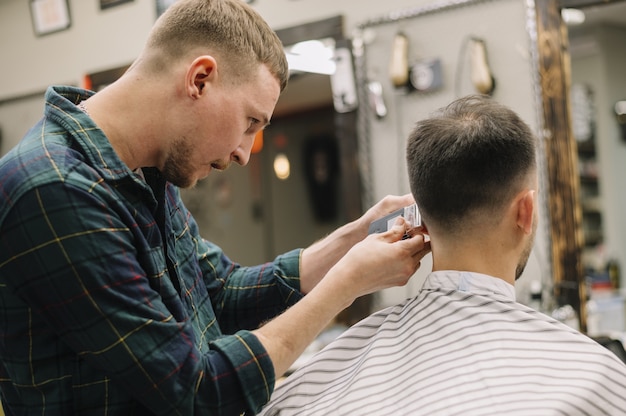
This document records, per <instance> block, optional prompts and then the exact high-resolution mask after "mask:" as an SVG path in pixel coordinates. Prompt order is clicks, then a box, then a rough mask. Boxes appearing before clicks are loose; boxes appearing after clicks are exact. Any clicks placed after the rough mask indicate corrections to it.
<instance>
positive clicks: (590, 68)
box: [0, 0, 626, 368]
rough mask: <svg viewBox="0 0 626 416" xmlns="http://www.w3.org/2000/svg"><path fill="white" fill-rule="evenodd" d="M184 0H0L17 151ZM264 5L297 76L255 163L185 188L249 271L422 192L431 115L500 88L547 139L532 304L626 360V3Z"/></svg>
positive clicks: (347, 315)
mask: <svg viewBox="0 0 626 416" xmlns="http://www.w3.org/2000/svg"><path fill="white" fill-rule="evenodd" d="M174 2H175V0H169V1H167V0H80V1H79V0H28V1H24V0H0V52H1V55H0V56H1V57H2V72H1V73H2V76H1V77H0V154H1V155H4V154H5V153H7V152H8V151H9V150H10V149H11V148H13V147H14V146H15V145H16V144H17V142H18V141H19V140H20V139H21V138H22V137H23V136H24V134H25V133H26V131H27V130H28V129H29V128H30V127H31V126H32V125H34V124H35V123H36V122H37V121H38V120H39V119H40V118H41V114H42V110H43V102H44V92H45V90H46V87H47V86H49V85H55V84H64V85H74V86H79V87H84V88H87V89H91V90H94V91H98V90H101V89H103V88H106V86H107V84H109V83H111V82H112V81H114V80H115V79H116V78H117V77H119V76H120V75H121V74H122V73H124V71H125V70H126V69H127V68H128V67H129V65H130V64H131V63H132V62H133V60H134V58H135V57H136V56H137V54H138V53H139V51H140V50H141V46H142V45H143V42H144V41H145V39H146V35H147V34H148V32H149V30H150V28H151V26H152V25H153V23H154V22H155V20H156V19H157V17H158V16H159V15H160V14H161V13H163V11H164V10H166V9H167V7H169V6H170V5H171V4H173V3H174ZM247 2H248V3H249V4H250V5H251V6H252V7H253V8H255V9H256V10H257V11H258V12H259V13H260V14H261V15H262V16H263V17H264V18H265V19H266V20H267V21H268V23H269V24H270V26H271V27H272V28H273V29H274V30H275V31H276V33H277V34H278V36H279V38H280V39H281V41H282V43H283V44H284V47H285V52H286V54H287V58H288V62H289V67H290V71H289V73H290V78H289V83H288V86H287V87H286V89H285V90H284V91H283V93H282V94H281V96H280V98H279V101H278V104H277V106H276V109H275V111H274V114H273V116H272V120H271V124H270V125H269V126H267V128H265V129H264V130H263V131H262V132H261V133H259V134H257V136H256V138H255V142H254V146H253V148H252V154H251V157H250V160H249V163H248V165H247V166H245V167H241V166H233V167H232V168H230V169H228V170H225V171H223V172H212V173H211V174H210V175H209V176H208V177H207V178H206V179H203V180H201V181H200V182H198V184H197V185H196V186H195V187H193V188H191V189H183V190H181V192H182V197H183V200H184V201H185V204H186V205H187V208H188V209H189V210H190V211H191V213H192V214H193V215H194V217H195V219H196V221H197V223H198V226H199V228H200V230H201V234H202V235H203V237H204V238H206V239H208V240H210V241H212V242H214V243H216V244H217V245H219V246H220V247H222V248H223V249H224V251H225V253H227V255H228V256H229V257H230V258H232V259H233V260H235V261H237V262H238V263H240V264H242V265H254V264H260V263H262V262H265V261H268V260H271V259H273V258H274V257H275V256H277V255H278V254H280V253H284V252H286V251H288V250H290V249H292V248H295V247H306V246H308V245H310V244H311V243H312V242H314V241H316V240H318V239H320V238H322V237H324V236H325V235H327V234H329V233H330V232H331V231H332V230H334V229H336V228H337V227H339V226H340V225H342V224H345V223H347V222H349V221H352V220H355V219H356V218H358V217H359V216H360V215H362V214H363V213H364V212H365V211H366V210H367V208H369V207H370V206H372V205H373V204H374V203H375V202H376V201H379V200H380V199H381V198H383V197H384V196H385V195H389V194H394V195H401V194H405V193H408V192H410V189H409V184H408V178H407V166H406V160H405V146H406V138H407V135H408V134H409V132H410V130H411V128H412V126H413V124H414V122H415V121H416V120H418V119H420V118H422V117H426V116H428V115H429V114H430V113H432V112H433V111H434V110H436V109H437V108H440V107H442V106H444V105H445V104H446V103H448V102H450V101H451V100H453V99H454V98H457V97H461V96H464V95H467V94H474V93H479V94H487V95H490V96H492V97H493V98H494V99H496V100H498V101H499V102H501V103H503V104H505V105H507V106H509V107H510V108H512V109H513V110H515V111H516V112H517V113H518V114H520V116H521V117H522V118H523V119H524V120H525V121H526V122H527V123H528V124H529V125H530V126H531V127H532V128H533V131H534V133H535V134H536V135H537V137H538V138H539V141H540V146H539V156H538V164H539V178H540V188H541V189H542V192H540V197H539V198H540V221H539V226H538V230H537V234H536V240H535V244H534V247H533V249H532V252H531V255H530V257H529V260H528V264H527V266H526V269H525V271H524V273H523V275H522V276H521V278H520V279H519V280H518V281H517V282H516V286H515V290H516V299H517V301H518V302H520V303H523V304H525V305H528V306H530V307H532V308H535V309H537V310H539V311H541V312H543V313H545V314H547V315H550V316H552V317H553V318H555V319H558V320H560V321H562V322H564V323H565V324H567V325H569V326H571V327H572V328H574V329H576V330H578V331H581V332H583V333H585V334H587V335H589V336H590V337H592V338H594V339H596V340H598V342H600V343H602V344H603V345H605V346H606V347H607V348H609V349H610V350H611V351H613V352H614V353H615V354H617V355H618V356H619V358H621V359H622V360H624V361H626V353H625V352H624V347H625V346H626V276H625V274H626V273H625V272H626V215H624V213H626V192H624V178H626V163H625V162H624V161H626V76H624V74H626V53H624V44H625V43H626V1H608V0H535V1H532V0H530V1H529V0H390V1H386V2H379V1H372V0H344V1H332V0H248V1H247ZM154 88H158V85H155V86H154ZM242 242H245V244H242ZM430 268H431V260H430V258H429V257H428V256H427V257H425V258H424V259H423V261H422V264H421V267H420V269H419V270H418V271H417V273H416V275H415V276H414V277H413V278H412V279H411V280H410V281H409V283H408V284H407V285H406V286H403V287H396V288H391V289H385V290H382V291H380V292H377V293H374V294H371V295H367V296H364V297H362V298H359V299H357V301H356V302H354V303H353V304H352V305H351V306H350V307H349V308H348V309H346V310H345V311H343V312H342V313H341V314H340V315H339V316H337V318H336V319H335V321H334V323H333V325H332V326H330V327H329V328H328V329H327V330H326V331H324V332H323V333H322V335H320V337H319V338H318V341H316V342H315V343H314V344H312V345H311V346H310V348H309V349H307V351H306V352H305V354H303V356H302V357H301V360H302V361H305V360H306V359H307V358H308V357H309V356H310V355H311V354H313V353H315V352H317V351H319V349H321V348H322V347H323V346H324V345H326V343H328V342H329V340H332V339H333V338H334V337H336V336H337V334H339V333H341V332H342V331H343V330H344V329H345V328H347V327H349V326H351V325H353V324H355V323H356V322H358V321H360V320H361V319H362V318H364V317H366V316H368V315H369V314H371V313H372V312H374V311H377V310H380V309H382V308H385V307H387V306H390V305H394V304H396V303H398V302H400V301H402V300H403V299H405V298H408V297H411V296H412V295H413V294H414V293H416V291H418V290H419V288H420V285H421V283H422V282H423V279H424V277H425V276H426V275H427V274H428V272H429V270H430ZM300 362H301V361H297V362H296V364H294V366H295V367H296V368H297V366H298V365H299V363H300Z"/></svg>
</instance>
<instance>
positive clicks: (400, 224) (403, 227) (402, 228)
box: [383, 216, 408, 241]
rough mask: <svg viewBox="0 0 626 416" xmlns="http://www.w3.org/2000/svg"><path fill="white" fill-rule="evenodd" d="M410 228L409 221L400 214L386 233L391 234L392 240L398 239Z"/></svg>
mask: <svg viewBox="0 0 626 416" xmlns="http://www.w3.org/2000/svg"><path fill="white" fill-rule="evenodd" d="M407 229H408V223H407V222H406V220H405V219H404V217H401V216H398V217H396V218H395V220H394V223H393V226H392V227H391V228H389V229H388V230H387V232H386V233H383V234H386V235H389V236H390V237H391V239H392V241H398V240H400V239H402V237H404V236H405V235H406V232H407Z"/></svg>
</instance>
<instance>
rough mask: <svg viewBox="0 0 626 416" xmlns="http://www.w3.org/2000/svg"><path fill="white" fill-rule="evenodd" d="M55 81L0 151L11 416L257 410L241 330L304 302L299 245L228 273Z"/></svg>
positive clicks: (251, 352) (261, 354)
mask: <svg viewBox="0 0 626 416" xmlns="http://www.w3.org/2000/svg"><path fill="white" fill-rule="evenodd" d="M90 94H91V93H90V92H88V91H84V90H80V89H77V88H71V87H52V88H50V89H48V91H47V93H46V106H45V114H44V118H43V119H42V120H41V121H40V122H39V123H38V124H37V125H36V126H35V127H33V128H32V129H31V130H30V131H29V132H28V133H27V135H26V137H25V138H24V139H23V140H22V141H21V142H20V143H19V144H18V145H17V146H16V147H15V148H14V149H12V150H11V151H10V152H9V153H8V154H7V155H6V156H5V157H3V158H2V159H0V195H1V196H2V203H1V204H2V205H1V206H0V357H1V358H0V360H1V363H0V390H1V393H2V404H3V405H4V407H5V411H6V413H7V414H8V415H11V414H21V415H24V414H29V415H30V414H37V415H44V414H45V415H53V414H54V415H57V414H72V415H78V414H80V415H124V416H127V415H131V414H142V415H143V414H163V415H192V414H211V415H213V414H215V415H229V414H239V413H241V412H243V411H248V412H250V413H254V412H255V411H258V410H259V409H260V407H261V406H262V405H263V404H265V403H266V402H267V401H268V399H269V397H270V394H271V392H272V390H273V386H274V378H275V376H274V370H273V366H272V362H271V360H270V359H269V357H268V355H267V352H266V351H265V349H264V348H263V346H262V345H261V344H260V342H259V341H258V339H257V338H256V337H255V336H254V335H253V334H252V333H250V332H249V330H251V329H254V328H256V327H258V325H259V324H260V323H262V322H263V321H266V320H267V319H269V318H271V317H273V316H275V315H277V314H278V313H280V312H281V311H283V310H284V309H285V308H287V307H288V306H290V305H292V304H293V303H294V302H296V301H297V300H298V299H300V298H301V294H300V292H299V286H300V283H299V277H298V276H299V265H300V253H301V251H300V250H294V251H292V252H289V253H287V254H285V255H282V256H279V257H277V258H276V259H275V260H274V262H273V263H267V264H265V265H261V266H258V267H250V268H248V267H240V266H239V265H238V264H236V263H234V262H232V261H231V260H230V259H229V258H227V257H226V256H225V255H224V253H223V252H222V251H221V249H220V248H219V247H217V246H215V245H214V244H211V243H210V242H208V241H206V240H203V239H202V238H201V237H200V236H199V232H198V227H197V225H196V223H195V221H194V219H193V217H192V216H191V215H190V213H189V211H187V209H186V208H185V206H184V205H183V203H182V201H181V199H180V195H179V192H178V189H177V188H176V187H174V186H173V185H171V184H169V183H167V182H165V181H164V180H163V179H162V177H161V176H160V174H159V172H158V171H156V170H155V169H144V171H143V173H144V178H142V177H141V176H139V175H137V174H135V173H133V172H131V171H130V170H129V169H128V167H127V166H126V165H124V164H123V163H122V162H121V161H120V159H119V158H118V157H117V155H116V154H115V152H114V151H113V148H112V147H111V145H110V143H109V141H108V140H107V138H106V137H105V136H104V134H103V132H102V131H101V130H100V129H98V128H97V126H96V125H95V124H94V123H93V121H92V120H91V119H90V118H89V117H88V116H87V115H86V114H84V113H83V112H81V111H80V110H79V109H78V108H77V107H76V106H75V103H78V102H79V101H81V100H83V99H85V98H87V97H88V96H89V95H90Z"/></svg>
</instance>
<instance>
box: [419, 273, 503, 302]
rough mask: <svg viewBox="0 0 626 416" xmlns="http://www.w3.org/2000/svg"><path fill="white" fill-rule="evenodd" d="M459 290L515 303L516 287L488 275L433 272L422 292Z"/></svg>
mask: <svg viewBox="0 0 626 416" xmlns="http://www.w3.org/2000/svg"><path fill="white" fill-rule="evenodd" d="M424 289H426V290H437V289H443V290H458V291H461V292H469V293H472V294H475V295H483V296H494V295H495V296H497V297H503V298H506V300H512V301H515V286H513V285H512V284H510V283H507V282H505V281H504V280H502V279H500V278H497V277H493V276H489V275H486V274H480V273H473V272H462V271H456V270H441V271H436V272H432V273H430V274H429V275H428V277H427V278H426V281H425V282H424V285H423V286H422V290H424Z"/></svg>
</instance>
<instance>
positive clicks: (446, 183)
mask: <svg viewBox="0 0 626 416" xmlns="http://www.w3.org/2000/svg"><path fill="white" fill-rule="evenodd" d="M536 146H537V144H536V138H535V136H534V134H533V133H532V132H531V129H530V128H529V126H528V125H527V124H526V123H525V122H524V121H523V120H522V119H521V118H520V117H519V116H518V115H517V114H516V113H515V112H513V111H512V110H510V109H509V108H507V107H505V106H503V105H501V104H499V103H497V102H496V101H494V100H493V99H491V98H490V97H488V96H482V95H470V96H467V97H463V98H460V99H457V100H455V101H453V102H452V103H451V104H449V105H448V106H446V107H444V108H442V109H440V110H438V111H437V112H436V113H434V114H433V115H432V117H430V118H427V119H424V120H421V121H419V122H417V123H416V125H415V127H414V129H413V131H412V132H411V134H410V136H409V140H408V144H407V166H408V172H409V182H410V187H411V192H412V193H413V196H414V197H415V200H416V202H417V204H418V206H419V207H420V211H421V213H422V216H423V218H424V222H425V224H426V226H428V224H429V223H431V224H433V225H437V226H438V227H439V228H440V229H442V230H444V231H446V232H458V230H459V227H461V225H462V224H463V223H464V222H465V221H467V220H468V219H470V218H475V217H473V216H474V215H476V214H478V215H479V216H481V217H480V218H483V219H485V218H487V220H489V218H488V216H489V215H494V214H495V215H497V213H498V212H499V210H500V209H501V208H502V207H503V204H505V203H507V202H508V201H510V199H511V198H513V197H514V195H515V194H516V193H517V192H519V191H520V190H522V187H523V186H524V184H525V183H526V182H525V181H526V180H527V178H528V175H529V174H531V173H532V172H534V171H535V170H536V163H537V162H536V157H537V156H536ZM492 220H493V221H498V219H497V218H493V219H492Z"/></svg>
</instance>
